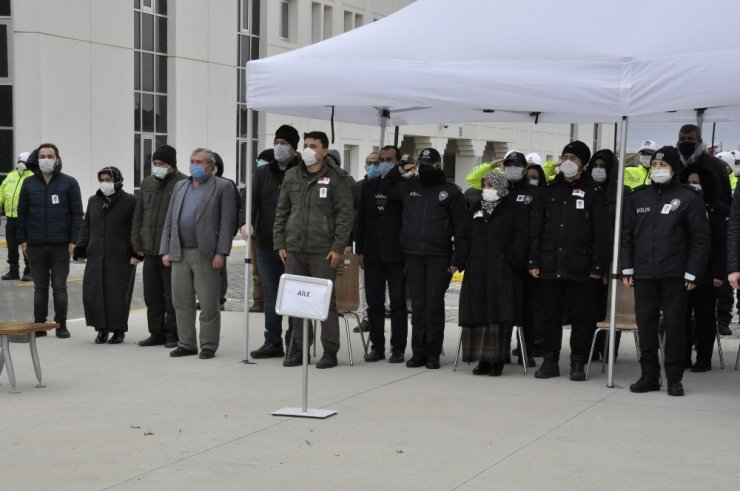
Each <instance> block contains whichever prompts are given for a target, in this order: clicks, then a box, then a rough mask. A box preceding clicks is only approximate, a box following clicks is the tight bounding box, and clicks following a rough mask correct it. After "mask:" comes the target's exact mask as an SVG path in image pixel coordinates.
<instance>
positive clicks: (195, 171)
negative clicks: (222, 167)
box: [190, 164, 209, 181]
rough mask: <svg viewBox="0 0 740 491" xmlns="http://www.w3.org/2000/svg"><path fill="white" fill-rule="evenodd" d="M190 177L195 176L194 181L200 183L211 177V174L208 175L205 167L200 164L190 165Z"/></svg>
mask: <svg viewBox="0 0 740 491" xmlns="http://www.w3.org/2000/svg"><path fill="white" fill-rule="evenodd" d="M190 175H191V176H193V179H197V180H199V181H202V180H204V179H205V178H207V177H208V176H209V174H206V168H205V166H203V165H198V164H190Z"/></svg>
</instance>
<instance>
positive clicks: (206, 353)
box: [198, 349, 216, 360]
mask: <svg viewBox="0 0 740 491" xmlns="http://www.w3.org/2000/svg"><path fill="white" fill-rule="evenodd" d="M214 356H216V352H215V351H213V350H212V349H203V350H200V355H199V356H198V358H200V359H201V360H210V359H211V358H213V357H214Z"/></svg>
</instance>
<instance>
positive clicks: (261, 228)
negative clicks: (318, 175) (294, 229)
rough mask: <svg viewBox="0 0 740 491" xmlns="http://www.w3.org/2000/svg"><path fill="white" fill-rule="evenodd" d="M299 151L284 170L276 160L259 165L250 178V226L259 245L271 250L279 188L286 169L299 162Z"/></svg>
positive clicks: (300, 161)
mask: <svg viewBox="0 0 740 491" xmlns="http://www.w3.org/2000/svg"><path fill="white" fill-rule="evenodd" d="M302 162H303V160H301V155H300V153H297V152H296V154H295V155H294V156H293V158H292V159H290V160H289V161H288V163H287V165H286V168H285V170H283V169H281V168H280V164H278V162H277V160H273V161H272V162H270V163H269V164H267V165H264V166H262V167H259V168H258V169H257V171H256V172H255V173H254V178H253V180H252V222H251V223H252V226H253V227H254V231H255V233H256V234H257V240H259V243H260V246H262V247H266V248H268V249H270V250H272V246H273V241H272V228H273V226H274V225H275V212H276V210H277V204H278V198H279V197H280V188H281V187H282V185H283V179H284V178H285V173H286V172H287V171H288V169H291V168H293V167H295V166H297V165H298V164H301V163H302Z"/></svg>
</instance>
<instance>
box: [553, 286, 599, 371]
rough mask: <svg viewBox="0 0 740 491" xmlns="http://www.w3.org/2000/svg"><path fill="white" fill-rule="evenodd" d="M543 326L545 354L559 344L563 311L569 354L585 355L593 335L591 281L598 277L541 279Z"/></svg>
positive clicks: (561, 333)
mask: <svg viewBox="0 0 740 491" xmlns="http://www.w3.org/2000/svg"><path fill="white" fill-rule="evenodd" d="M541 281H542V304H543V307H544V316H543V329H544V334H545V343H544V345H543V349H544V352H545V353H546V354H554V353H559V352H560V349H561V347H562V343H563V311H564V309H565V308H567V309H568V315H569V317H570V329H571V330H570V354H571V357H574V356H580V357H584V358H585V357H587V356H588V352H589V350H590V349H591V340H592V338H593V335H594V329H595V327H594V326H595V322H594V308H593V303H594V298H595V292H596V288H595V284H596V282H597V281H600V280H585V281H576V280H559V279H543V280H541Z"/></svg>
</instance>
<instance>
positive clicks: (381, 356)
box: [365, 349, 385, 362]
mask: <svg viewBox="0 0 740 491" xmlns="http://www.w3.org/2000/svg"><path fill="white" fill-rule="evenodd" d="M380 360H385V353H384V352H383V351H380V350H376V349H372V350H370V353H368V354H366V355H365V361H368V362H373V361H380Z"/></svg>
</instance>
